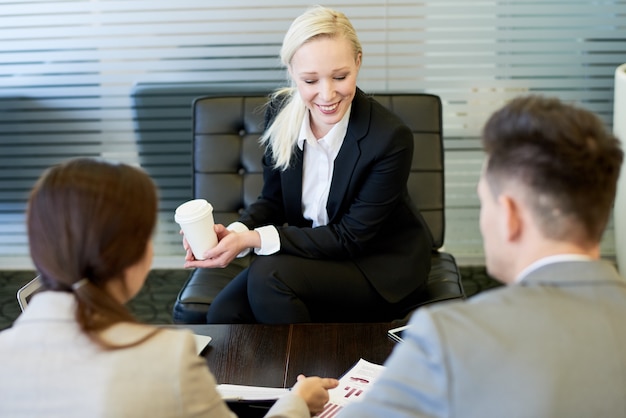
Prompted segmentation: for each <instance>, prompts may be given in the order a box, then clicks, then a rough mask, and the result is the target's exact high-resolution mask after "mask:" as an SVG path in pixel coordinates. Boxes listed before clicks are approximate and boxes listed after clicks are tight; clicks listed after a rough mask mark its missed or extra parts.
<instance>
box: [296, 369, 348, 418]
mask: <svg viewBox="0 0 626 418" xmlns="http://www.w3.org/2000/svg"><path fill="white" fill-rule="evenodd" d="M338 385H339V381H338V380H337V379H333V378H329V377H316V376H313V377H306V376H304V375H302V374H301V375H299V376H298V382H297V383H296V384H295V386H294V387H293V388H292V389H291V391H292V392H294V393H295V394H296V395H298V396H299V397H301V398H302V399H304V402H306V404H307V406H308V407H309V411H310V412H311V416H313V415H315V414H318V413H320V412H322V410H323V409H324V405H326V402H328V399H329V396H328V389H333V388H336V387H337V386H338Z"/></svg>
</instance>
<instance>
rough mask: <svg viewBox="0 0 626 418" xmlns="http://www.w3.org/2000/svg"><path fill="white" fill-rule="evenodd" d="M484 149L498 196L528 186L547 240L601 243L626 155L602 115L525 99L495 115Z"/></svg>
mask: <svg viewBox="0 0 626 418" xmlns="http://www.w3.org/2000/svg"><path fill="white" fill-rule="evenodd" d="M483 147H484V149H485V152H486V153H487V163H486V167H485V176H486V179H487V182H488V184H489V187H490V188H491V191H492V193H494V194H496V195H497V194H499V192H500V191H501V190H502V188H503V187H504V186H505V182H506V183H515V184H518V185H521V186H522V187H524V188H525V189H526V195H527V197H528V199H527V202H528V203H529V204H530V205H531V208H532V210H533V212H534V213H535V215H536V219H537V220H538V222H539V223H540V227H541V228H542V231H543V233H544V235H545V236H546V237H547V238H551V239H556V240H564V239H571V238H572V237H573V236H575V235H576V234H582V235H581V236H580V237H579V238H580V239H583V240H586V241H588V242H599V241H600V239H601V238H602V234H603V232H604V229H605V227H606V223H607V222H608V219H609V216H610V213H611V208H612V206H613V202H614V199H615V192H616V187H617V179H618V177H619V172H620V167H621V164H622V159H623V152H622V149H621V148H620V144H619V141H618V139H617V138H616V137H615V136H614V135H612V134H611V133H610V132H609V131H607V130H606V129H605V127H604V124H603V122H602V121H601V120H600V119H599V118H598V117H597V116H596V115H594V114H593V113H591V112H590V111H588V110H585V109H581V108H577V107H575V106H572V105H568V104H564V103H562V102H561V101H559V100H558V99H555V98H546V97H541V96H536V95H531V96H524V97H519V98H516V99H514V100H512V101H510V102H509V103H508V104H507V105H505V106H504V107H503V108H501V109H500V110H498V111H496V112H495V113H494V114H493V115H492V116H491V117H490V118H489V120H488V121H487V123H486V125H485V127H484V130H483ZM573 234H574V235H573Z"/></svg>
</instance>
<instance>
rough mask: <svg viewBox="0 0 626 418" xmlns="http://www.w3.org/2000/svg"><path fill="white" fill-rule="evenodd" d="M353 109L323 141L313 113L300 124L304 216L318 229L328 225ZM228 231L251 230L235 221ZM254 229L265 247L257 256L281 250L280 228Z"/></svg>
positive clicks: (247, 251) (306, 114)
mask: <svg viewBox="0 0 626 418" xmlns="http://www.w3.org/2000/svg"><path fill="white" fill-rule="evenodd" d="M351 110H352V105H350V107H349V108H348V111H347V112H346V114H345V115H344V116H343V118H342V119H341V120H340V121H339V122H338V123H337V124H335V126H333V127H332V129H331V130H330V131H329V132H328V133H327V134H326V135H325V136H324V137H322V138H320V139H316V138H315V135H313V132H312V131H311V125H310V123H309V112H306V113H305V115H304V118H303V120H302V124H301V125H300V134H299V135H298V148H300V149H301V150H303V151H304V161H303V162H302V211H303V212H302V214H303V216H304V218H305V219H309V220H311V221H312V223H313V227H314V228H315V227H317V226H322V225H326V224H327V223H328V213H327V212H326V203H327V201H328V193H329V192H330V184H331V182H332V178H333V170H334V164H335V158H337V155H338V154H339V150H340V149H341V145H342V144H343V139H344V138H345V137H346V133H347V132H348V122H349V120H350V112H351ZM305 143H306V147H305V145H304V144H305ZM228 229H229V230H231V231H235V232H242V231H247V230H248V227H246V226H245V225H244V224H242V223H241V222H233V223H232V224H230V225H229V226H228ZM254 230H255V231H257V232H258V233H259V235H260V237H261V248H255V249H254V252H255V253H256V254H258V255H270V254H274V253H276V252H278V251H279V250H280V236H279V235H278V230H277V229H276V227H274V226H273V225H266V226H262V227H259V228H255V229H254ZM249 252H250V250H249V249H248V250H244V251H242V252H241V253H240V254H239V255H238V257H243V256H244V255H246V254H248V253H249Z"/></svg>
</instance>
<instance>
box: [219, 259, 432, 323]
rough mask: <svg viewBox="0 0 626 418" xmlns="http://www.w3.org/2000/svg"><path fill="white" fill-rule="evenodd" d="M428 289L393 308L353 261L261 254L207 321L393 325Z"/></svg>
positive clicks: (227, 289) (223, 295)
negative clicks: (391, 322) (385, 322)
mask: <svg viewBox="0 0 626 418" xmlns="http://www.w3.org/2000/svg"><path fill="white" fill-rule="evenodd" d="M390 274H393V273H392V271H390ZM416 280H417V278H416ZM422 290H423V288H419V289H417V290H416V291H415V292H413V293H412V294H411V295H407V297H406V298H405V299H403V300H402V301H400V302H399V303H393V304H392V303H389V302H387V301H386V300H385V299H384V298H382V297H381V296H380V295H379V294H378V292H377V291H376V290H375V289H374V288H373V287H372V285H371V284H370V283H369V281H368V280H367V279H366V278H365V276H364V275H363V273H362V272H361V270H359V268H358V267H357V266H356V265H355V264H354V263H353V262H352V261H350V260H317V259H316V260H313V259H306V258H301V257H295V256H291V255H286V254H275V255H270V256H257V257H255V258H254V259H253V261H252V262H251V264H250V266H249V267H248V268H246V269H245V270H243V271H242V272H241V273H240V274H238V275H237V276H236V277H235V278H234V279H233V280H232V281H231V282H230V283H229V284H228V285H227V286H226V287H225V288H224V289H223V290H222V291H221V292H220V293H219V294H218V295H217V297H216V298H215V300H214V301H213V303H211V306H210V308H209V311H208V313H207V323H210V324H225V323H266V324H288V323H301V322H379V321H380V322H383V321H391V320H393V319H400V318H402V317H403V316H404V315H406V313H407V312H408V310H409V309H410V307H411V302H412V301H414V300H415V295H416V294H417V293H420V292H421V291H422Z"/></svg>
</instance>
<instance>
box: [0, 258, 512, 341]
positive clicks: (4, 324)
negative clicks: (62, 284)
mask: <svg viewBox="0 0 626 418" xmlns="http://www.w3.org/2000/svg"><path fill="white" fill-rule="evenodd" d="M460 270H461V276H462V279H463V287H464V289H465V293H466V295H467V296H468V297H469V296H472V295H475V294H477V293H479V292H482V291H485V290H487V289H490V288H493V287H497V286H500V283H498V282H496V281H495V280H493V279H492V278H490V277H489V276H488V275H487V273H486V272H485V268H484V267H482V266H462V267H460ZM189 273H190V272H189V271H188V270H183V269H178V270H152V271H151V272H150V273H149V275H148V278H147V279H146V284H145V285H144V287H143V289H142V290H141V291H140V292H139V294H138V295H137V296H136V297H135V298H134V299H133V300H132V301H130V302H129V304H128V307H129V309H130V310H131V311H132V312H133V314H134V315H135V316H136V317H137V318H138V319H139V320H141V321H143V322H146V323H151V324H169V323H172V307H173V306H174V301H175V300H176V295H177V294H178V291H179V290H180V288H181V287H182V285H183V283H184V282H185V280H186V279H187V276H188V275H189ZM33 277H35V272H33V271H1V270H0V330H2V329H5V328H8V327H9V326H11V324H12V323H13V321H14V320H15V318H17V317H18V315H19V314H20V308H19V305H18V304H17V297H16V294H17V290H18V289H19V288H20V287H21V286H23V285H24V284H26V283H28V281H29V280H31V279H32V278H33Z"/></svg>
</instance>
